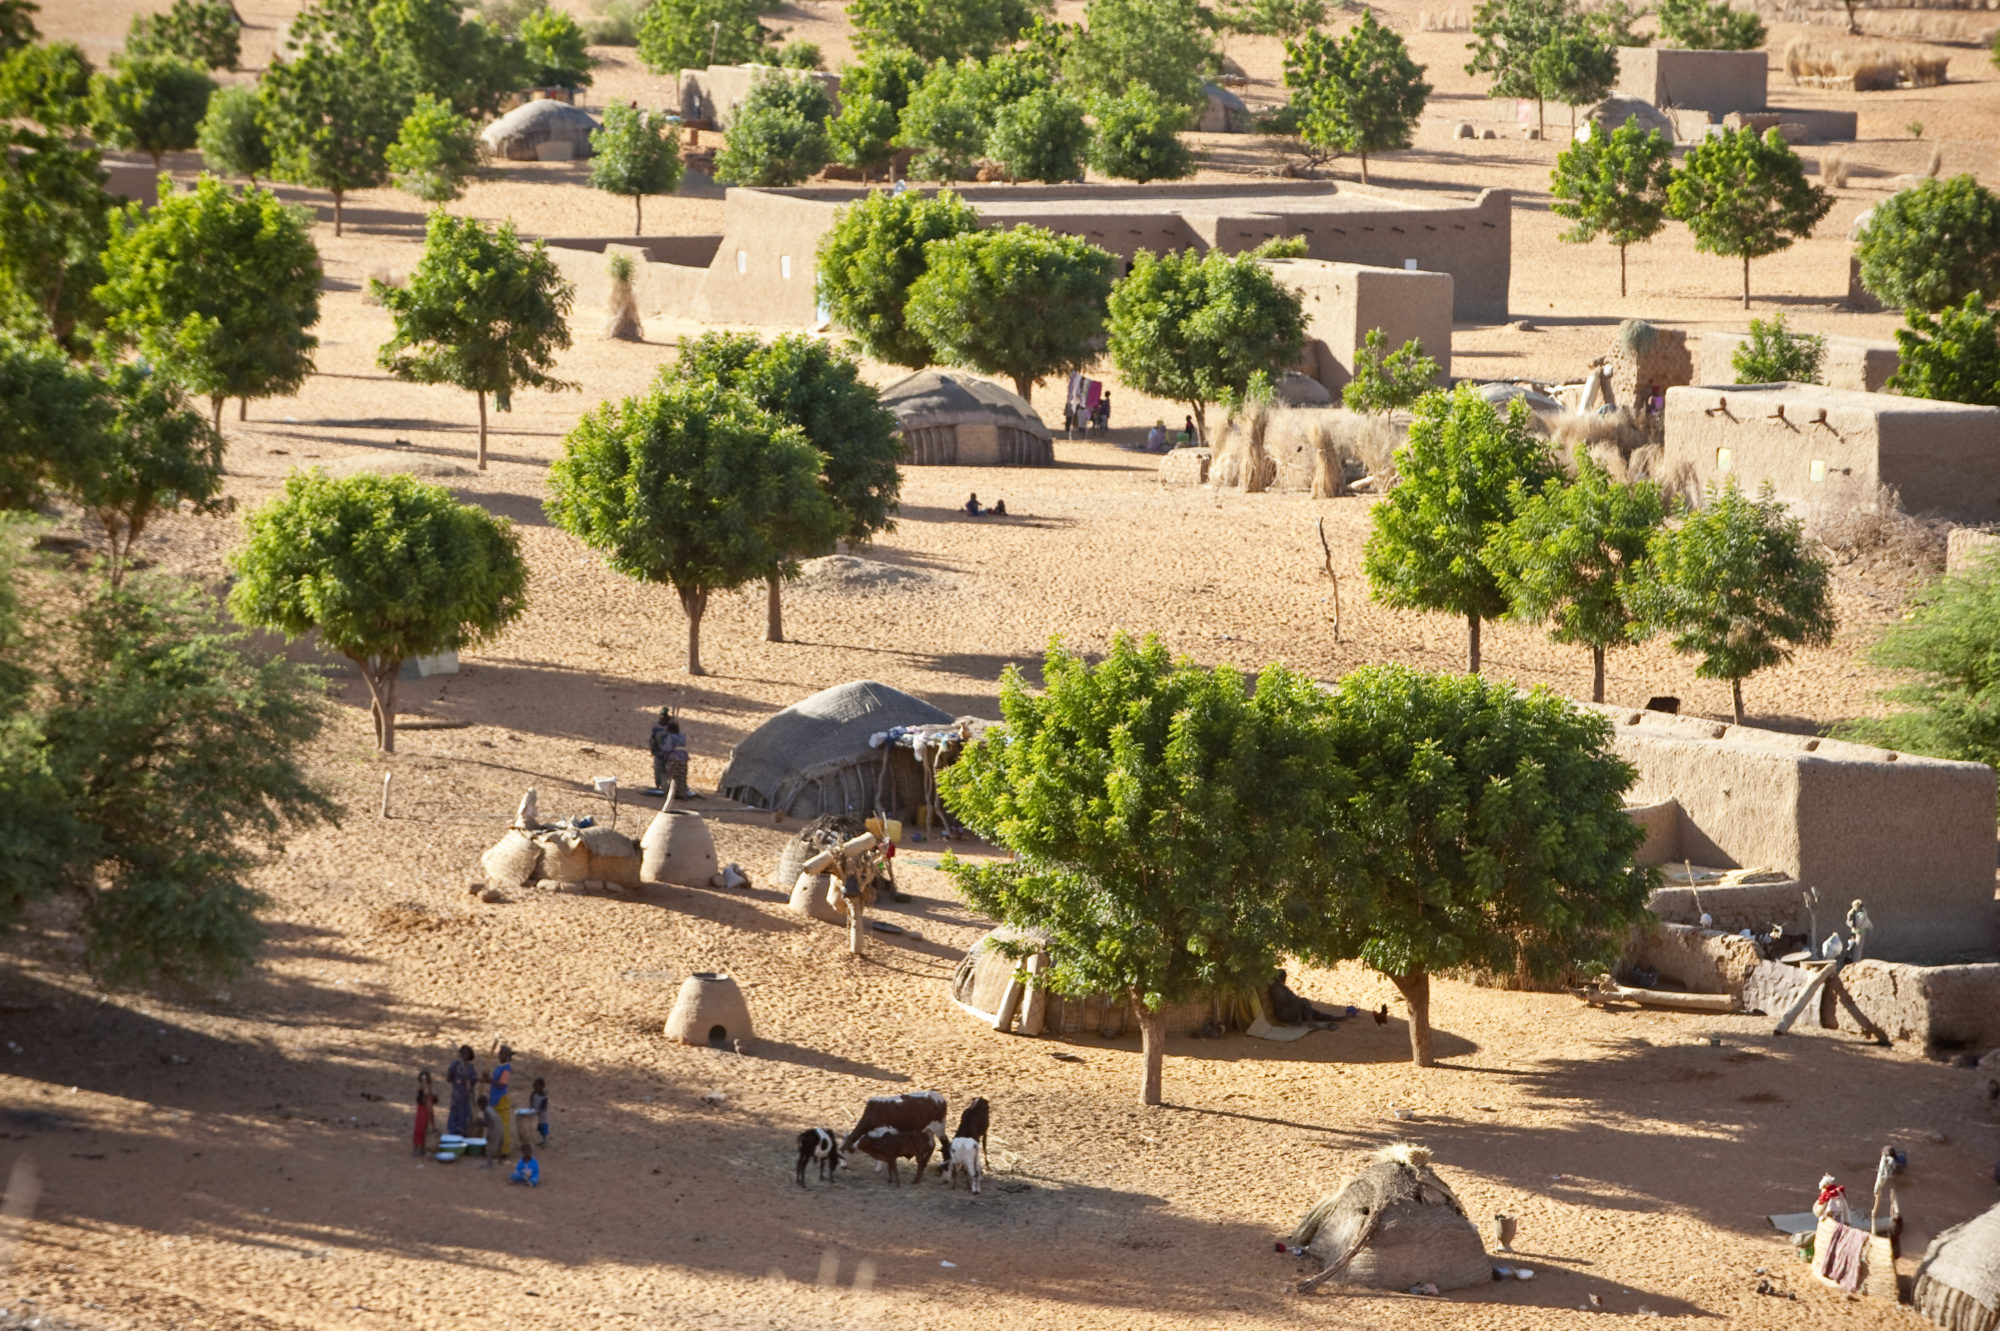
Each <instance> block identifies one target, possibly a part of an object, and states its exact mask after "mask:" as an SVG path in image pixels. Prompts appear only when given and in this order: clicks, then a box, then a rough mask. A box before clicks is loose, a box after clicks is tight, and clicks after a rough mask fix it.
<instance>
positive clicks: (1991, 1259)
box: [1910, 1206, 2000, 1331]
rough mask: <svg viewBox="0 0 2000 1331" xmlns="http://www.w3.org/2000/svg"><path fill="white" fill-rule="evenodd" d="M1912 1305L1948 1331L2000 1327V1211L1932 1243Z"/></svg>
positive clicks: (1919, 1272) (1976, 1218) (1983, 1330)
mask: <svg viewBox="0 0 2000 1331" xmlns="http://www.w3.org/2000/svg"><path fill="white" fill-rule="evenodd" d="M1910 1301H1911V1303H1912V1304H1914V1305H1915V1307H1916V1310H1917V1312H1919V1313H1920V1314H1922V1315H1923V1316H1925V1317H1927V1318H1929V1319H1930V1320H1931V1321H1933V1322H1936V1323H1937V1324H1938V1325H1939V1326H1942V1327H1947V1328H1949V1331H1995V1328H1996V1327H2000V1206H1996V1207H1994V1208H1993V1209H1992V1210H1990V1211H1988V1212H1986V1214H1984V1215H1980V1216H1974V1217H1973V1218H1972V1219H1970V1220H1968V1221H1966V1222H1965V1223H1964V1224H1962V1225H1953V1226H1952V1227H1951V1228H1950V1229H1947V1230H1946V1231H1945V1232H1944V1233H1942V1234H1940V1235H1938V1236H1937V1237H1936V1238H1934V1239H1932V1240H1931V1246H1930V1247H1928V1248H1926V1249H1924V1260H1923V1264H1922V1265H1920V1266H1918V1267H1917V1283H1916V1285H1915V1287H1914V1288H1913V1289H1912V1291H1911V1299H1910Z"/></svg>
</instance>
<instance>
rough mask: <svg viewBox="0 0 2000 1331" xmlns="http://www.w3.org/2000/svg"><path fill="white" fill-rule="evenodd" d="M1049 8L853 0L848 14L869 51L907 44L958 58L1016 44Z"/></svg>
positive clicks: (1039, 3)
mask: <svg viewBox="0 0 2000 1331" xmlns="http://www.w3.org/2000/svg"><path fill="white" fill-rule="evenodd" d="M1049 7H1050V6H1049V4H1048V0H991V2H982V0H853V3H851V4H849V5H848V7H847V16H848V18H849V20H851V21H852V22H853V24H854V30H855V41H856V44H857V45H858V46H860V47H861V48H862V49H863V50H864V51H869V52H873V51H876V50H880V49H887V48H895V47H901V48H902V49H904V50H907V51H912V52H915V53H916V54H917V55H918V56H919V57H921V58H923V59H924V60H943V61H946V62H954V61H958V60H963V59H964V58H966V57H967V56H971V57H973V58H974V59H984V58H985V57H987V56H989V55H991V54H993V53H994V52H995V51H998V50H1001V49H1002V48H1004V47H1007V46H1010V45H1012V44H1013V43H1014V41H1015V39H1016V38H1018V37H1020V36H1021V35H1022V34H1023V33H1025V32H1026V31H1027V30H1028V28H1029V27H1030V25H1032V24H1033V23H1034V21H1035V19H1036V18H1037V17H1038V16H1039V15H1041V14H1043V13H1046V12H1047V11H1048V9H1049ZM842 91H843V94H844V92H845V89H844V88H843V90H842ZM873 95H875V96H878V97H879V96H881V94H880V93H879V92H878V93H875V94H873ZM885 100H886V99H885Z"/></svg>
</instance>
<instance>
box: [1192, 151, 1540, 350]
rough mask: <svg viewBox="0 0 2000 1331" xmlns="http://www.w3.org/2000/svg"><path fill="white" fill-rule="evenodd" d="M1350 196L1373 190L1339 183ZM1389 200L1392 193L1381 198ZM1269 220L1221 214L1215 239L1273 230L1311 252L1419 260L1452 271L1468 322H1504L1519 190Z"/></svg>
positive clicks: (1380, 264) (1340, 259)
mask: <svg viewBox="0 0 2000 1331" xmlns="http://www.w3.org/2000/svg"><path fill="white" fill-rule="evenodd" d="M1342 191H1343V193H1346V194H1347V195H1349V196H1350V198H1365V197H1369V195H1368V194H1367V193H1366V192H1364V191H1363V190H1361V189H1360V188H1357V187H1354V186H1345V185H1344V186H1342ZM1384 202H1385V203H1386V202H1387V200H1384ZM1284 221H1285V223H1286V225H1284V226H1282V227H1275V226H1274V225H1273V221H1272V219H1269V218H1261V219H1256V220H1255V221H1254V222H1253V221H1251V220H1249V219H1241V220H1239V219H1233V218H1227V219H1222V220H1221V221H1220V222H1219V224H1218V225H1217V227H1216V229H1215V234H1214V235H1213V236H1212V237H1211V240H1210V243H1211V244H1213V245H1214V246H1215V247H1217V248H1219V249H1225V250H1246V249H1255V248H1256V247H1257V246H1258V245H1261V244H1263V243H1264V241H1265V240H1268V239H1270V237H1271V236H1272V235H1273V234H1277V235H1295V236H1300V237H1302V238H1303V239H1304V240H1305V242H1306V257H1307V258H1309V259H1327V260H1331V261H1333V262H1336V263H1352V264H1365V265H1368V266H1370V267H1376V268H1402V267H1404V266H1405V265H1406V263H1407V262H1408V261H1409V260H1411V259H1415V260H1416V261H1417V267H1418V268H1419V269H1420V270H1422V271H1424V272H1431V273H1447V274H1449V275H1450V277H1451V281H1452V317H1453V318H1454V319H1457V320H1459V321H1460V322H1463V323H1505V322H1506V320H1507V287H1508V283H1509V281H1510V279H1511V277H1512V273H1513V254H1514V195H1513V191H1511V190H1504V189H1488V190H1481V191H1480V192H1479V197H1478V198H1477V199H1475V200H1474V201H1473V203H1472V204H1471V206H1469V207H1468V206H1467V205H1465V204H1458V205H1456V206H1454V207H1448V208H1400V207H1385V208H1383V209H1382V210H1381V211H1379V212H1377V211H1374V210H1369V211H1366V212H1360V211H1357V212H1344V213H1327V214H1323V215H1321V216H1317V217H1313V216H1305V217H1287V218H1285V219H1284Z"/></svg>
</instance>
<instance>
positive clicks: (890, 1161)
mask: <svg viewBox="0 0 2000 1331" xmlns="http://www.w3.org/2000/svg"><path fill="white" fill-rule="evenodd" d="M942 1132H943V1128H942V1125H938V1128H937V1131H933V1130H932V1128H931V1127H929V1126H926V1127H923V1128H918V1129H915V1130H914V1131H898V1130H897V1129H895V1128H891V1127H880V1128H871V1129H869V1130H868V1131H867V1132H866V1133H864V1134H863V1135H862V1136H861V1137H860V1139H859V1140H858V1141H857V1142H856V1143H855V1144H856V1146H858V1147H859V1148H860V1151H861V1153H862V1154H863V1155H865V1156H868V1157H869V1158H871V1159H872V1160H874V1161H875V1167H876V1168H877V1169H880V1168H881V1167H882V1166H884V1165H887V1166H888V1167H889V1183H890V1184H891V1186H893V1187H898V1188H900V1187H902V1186H903V1180H902V1179H901V1178H899V1177H897V1171H896V1161H898V1160H900V1159H902V1158H904V1157H905V1156H907V1157H909V1158H910V1159H912V1160H915V1161H916V1162H917V1182H919V1183H921V1182H923V1179H924V1166H925V1165H928V1164H929V1163H930V1162H931V1152H932V1150H934V1149H935V1148H936V1146H937V1142H938V1139H939V1137H940V1136H941V1135H942Z"/></svg>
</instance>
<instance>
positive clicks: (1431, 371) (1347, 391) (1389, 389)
mask: <svg viewBox="0 0 2000 1331" xmlns="http://www.w3.org/2000/svg"><path fill="white" fill-rule="evenodd" d="M1387 344H1388V341H1387V339H1386V338H1384V337H1383V335H1382V330H1381V329H1379V328H1371V329H1369V330H1368V334H1367V336H1366V337H1364V338H1362V346H1361V348H1360V349H1359V350H1357V351H1356V352H1355V353H1354V378H1353V379H1351V380H1349V381H1348V384H1347V386H1346V387H1345V388H1343V389H1341V390H1340V401H1341V404H1342V405H1343V406H1345V407H1346V408H1347V409H1348V410H1349V411H1357V412H1380V413H1381V414H1382V415H1384V416H1386V415H1388V414H1389V413H1390V412H1392V411H1397V410H1400V409H1402V408H1407V407H1411V406H1414V405H1416V402H1417V399H1418V398H1420V397H1422V396H1423V395H1424V394H1426V393H1428V392H1430V391H1431V390H1432V389H1433V388H1434V387H1435V383H1434V381H1435V380H1436V379H1437V372H1438V363H1437V361H1436V360H1435V359H1433V358H1432V357H1430V356H1426V355H1425V354H1424V344H1423V342H1422V340H1421V339H1418V338H1414V337H1413V338H1411V339H1410V340H1409V341H1407V342H1405V343H1403V345H1402V346H1400V347H1398V348H1396V349H1395V350H1394V351H1390V352H1384V351H1383V350H1382V348H1383V347H1384V346H1386V345H1387Z"/></svg>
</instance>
